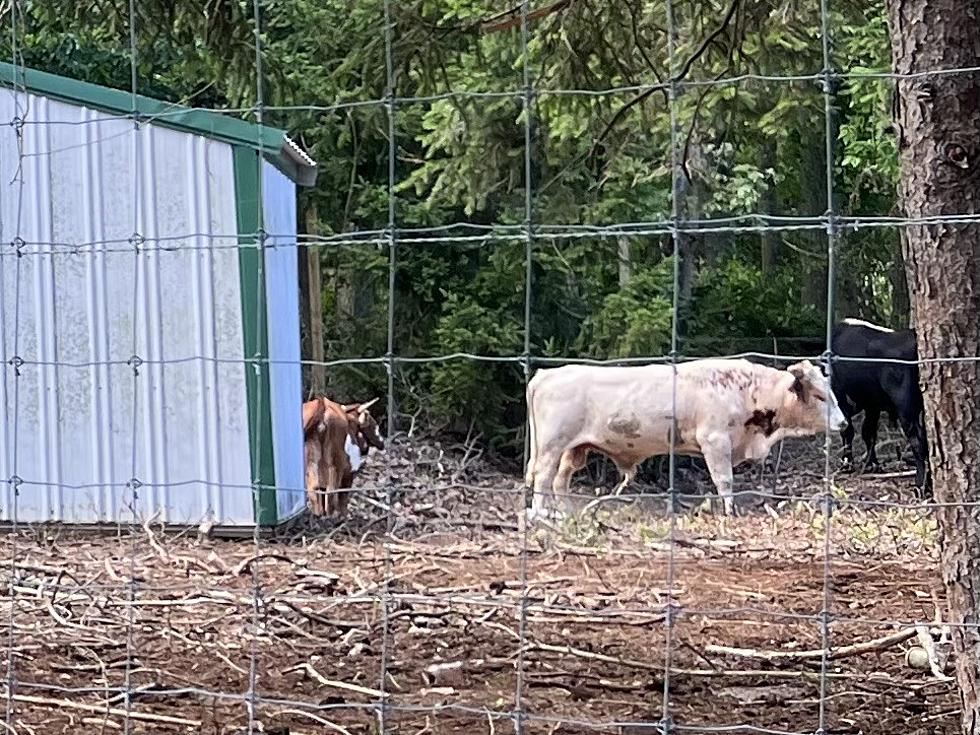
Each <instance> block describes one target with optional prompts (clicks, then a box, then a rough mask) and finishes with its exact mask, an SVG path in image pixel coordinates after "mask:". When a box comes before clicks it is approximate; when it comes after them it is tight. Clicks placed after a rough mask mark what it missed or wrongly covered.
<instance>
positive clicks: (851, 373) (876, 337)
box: [831, 319, 928, 488]
mask: <svg viewBox="0 0 980 735" xmlns="http://www.w3.org/2000/svg"><path fill="white" fill-rule="evenodd" d="M831 351H832V352H833V353H834V355H837V356H843V357H855V358H860V357H868V358H877V359H893V360H917V359H918V350H917V349H916V344H915V331H914V330H911V329H903V330H901V331H898V332H895V331H893V330H891V329H886V328H885V327H879V326H877V325H875V324H869V323H868V322H863V321H860V320H857V319H845V320H844V321H843V322H841V323H839V324H836V325H835V326H834V329H833V332H832V334H831ZM831 389H832V390H833V391H834V395H836V396H837V402H838V403H839V404H840V407H841V411H843V412H844V417H845V418H846V419H847V427H846V428H845V429H844V431H842V432H841V438H842V439H843V441H844V462H845V464H848V465H850V464H852V463H853V461H854V460H853V455H852V452H851V443H852V442H853V441H854V425H853V424H852V418H853V417H854V416H856V415H857V414H859V413H861V412H862V411H863V412H864V423H863V425H862V426H861V438H862V439H863V440H864V445H865V447H867V454H866V455H865V458H864V469H865V470H866V471H867V470H871V471H877V470H878V469H880V468H879V465H878V456H877V454H876V453H875V443H876V442H877V440H878V419H879V417H880V415H881V412H882V411H884V412H885V413H887V414H888V417H889V418H890V419H891V422H892V425H894V424H895V422H896V421H898V423H900V424H901V427H902V432H903V433H904V434H905V437H906V439H908V442H909V445H910V446H911V448H912V454H913V455H914V457H915V485H916V487H918V488H926V487H927V480H928V478H927V467H926V433H925V419H924V409H923V402H922V392H921V390H920V389H919V366H918V365H917V364H902V363H887V362H857V361H852V360H834V363H833V370H832V373H831Z"/></svg>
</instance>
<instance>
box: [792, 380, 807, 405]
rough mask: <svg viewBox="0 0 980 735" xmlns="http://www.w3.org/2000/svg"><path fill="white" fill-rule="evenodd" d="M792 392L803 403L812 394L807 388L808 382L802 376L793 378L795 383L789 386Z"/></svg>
mask: <svg viewBox="0 0 980 735" xmlns="http://www.w3.org/2000/svg"><path fill="white" fill-rule="evenodd" d="M789 390H790V392H791V393H794V394H795V395H796V397H797V398H798V399H800V402H801V403H806V401H807V398H809V396H810V391H809V390H808V389H807V386H806V383H804V382H803V380H801V379H800V378H793V384H792V385H791V386H790V387H789Z"/></svg>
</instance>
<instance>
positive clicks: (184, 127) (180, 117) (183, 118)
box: [0, 62, 316, 186]
mask: <svg viewBox="0 0 980 735" xmlns="http://www.w3.org/2000/svg"><path fill="white" fill-rule="evenodd" d="M0 85H3V86H6V87H13V88H17V89H25V90H27V91H29V92H33V93H36V94H40V95H43V96H45V97H50V98H52V99H57V100H61V101H63V102H70V103H74V104H78V105H82V106H84V107H91V108H94V109H98V110H102V111H104V112H111V113H116V114H119V115H121V116H123V115H131V114H132V113H133V112H136V113H138V114H139V115H140V117H142V118H143V119H144V120H146V121H148V122H151V123H153V124H154V125H161V126H163V127H167V128H173V129H175V130H181V131H184V132H189V133H194V134H196V135H203V136H206V137H208V138H213V139H215V140H220V141H223V142H225V143H230V144H232V145H235V146H247V147H249V148H251V149H253V150H259V151H261V152H262V154H263V155H265V156H267V157H268V158H269V160H270V162H271V163H273V164H274V165H275V166H276V168H278V169H279V170H280V171H282V172H283V173H284V174H286V176H288V177H289V178H291V179H292V180H293V181H295V182H296V183H299V184H300V185H301V186H312V185H313V182H315V180H316V164H315V163H313V162H312V161H309V159H307V161H299V160H298V158H297V155H296V154H295V153H294V152H293V151H291V150H290V143H289V140H288V138H287V136H286V131H285V130H279V129H278V128H271V127H268V126H266V125H256V124H254V123H250V122H246V121H245V120H241V119H239V118H236V117H232V116H231V115H226V114H222V113H220V112H214V111H211V110H195V109H192V108H189V107H184V106H182V105H178V104H175V103H172V102H163V101H161V100H157V99H153V98H152V97H144V96H143V95H136V97H135V105H136V109H135V110H133V104H134V97H133V94H132V93H131V92H125V91H123V90H121V89H112V88H111V87H103V86H101V85H98V84H92V83H90V82H83V81H79V80H78V79H71V78H69V77H62V76H59V75H57V74H49V73H48V72H44V71H39V70H37V69H26V68H23V67H16V66H14V65H13V64H11V63H9V62H0ZM310 164H312V166H311V165H310Z"/></svg>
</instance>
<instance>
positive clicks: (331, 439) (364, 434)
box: [303, 397, 385, 517]
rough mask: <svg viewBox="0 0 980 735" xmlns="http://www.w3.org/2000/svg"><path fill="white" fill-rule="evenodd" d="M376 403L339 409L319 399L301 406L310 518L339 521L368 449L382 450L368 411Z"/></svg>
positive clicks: (326, 399)
mask: <svg viewBox="0 0 980 735" xmlns="http://www.w3.org/2000/svg"><path fill="white" fill-rule="evenodd" d="M375 401H377V399H376V398H375V399H374V400H371V401H368V402H367V403H354V404H347V405H342V404H340V403H335V402H334V401H331V400H330V399H328V398H322V397H321V398H315V399H313V400H312V401H307V402H306V403H304V404H303V438H304V454H305V457H304V461H305V465H306V497H307V500H308V501H309V504H310V510H311V512H312V513H313V515H316V516H320V515H323V514H324V512H327V513H328V514H330V515H337V516H341V517H342V516H343V515H344V514H345V513H346V511H347V503H348V502H349V500H350V493H349V488H350V487H351V486H352V485H353V482H354V474H355V473H356V472H357V471H358V469H360V466H361V462H362V461H363V460H362V458H363V457H366V456H367V454H368V452H369V451H370V449H371V447H374V448H376V449H384V447H385V445H384V439H383V437H382V436H381V432H380V431H379V429H378V424H377V422H376V421H375V420H374V417H373V416H371V413H370V410H369V409H370V408H371V406H372V405H374V403H375ZM324 495H325V496H326V508H324Z"/></svg>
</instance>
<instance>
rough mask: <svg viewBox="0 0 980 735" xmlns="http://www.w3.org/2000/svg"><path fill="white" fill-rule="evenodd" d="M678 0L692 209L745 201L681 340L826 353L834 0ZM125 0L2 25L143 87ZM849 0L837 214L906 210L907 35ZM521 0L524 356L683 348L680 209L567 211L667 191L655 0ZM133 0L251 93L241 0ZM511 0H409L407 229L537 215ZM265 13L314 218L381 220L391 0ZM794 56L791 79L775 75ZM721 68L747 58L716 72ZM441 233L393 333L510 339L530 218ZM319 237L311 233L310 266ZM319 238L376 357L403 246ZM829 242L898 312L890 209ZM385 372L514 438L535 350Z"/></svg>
mask: <svg viewBox="0 0 980 735" xmlns="http://www.w3.org/2000/svg"><path fill="white" fill-rule="evenodd" d="M673 5H674V11H675V20H676V24H677V28H678V37H679V42H678V46H677V52H676V59H675V69H676V70H677V72H678V74H679V75H680V76H681V77H682V79H683V81H684V82H686V83H689V84H686V85H685V86H684V87H683V90H682V94H681V95H680V97H679V99H678V102H677V111H678V116H677V124H678V136H679V140H680V141H681V145H682V158H683V169H684V176H683V178H682V180H681V186H680V187H679V196H680V200H679V204H680V209H681V212H682V215H683V217H684V218H685V219H687V220H698V221H701V220H708V219H714V220H724V221H723V222H719V223H717V224H721V225H728V224H735V225H737V226H736V227H735V228H733V229H732V230H730V231H725V229H724V228H723V227H718V226H715V225H713V224H710V223H709V224H706V225H705V226H704V230H705V231H704V232H701V233H697V234H694V235H690V236H685V237H684V238H683V239H682V241H681V253H682V259H681V263H680V267H679V272H680V286H679V293H678V297H679V303H680V311H679V315H678V316H679V326H680V330H681V340H680V349H681V351H682V353H683V354H685V355H720V354H730V353H735V352H741V351H746V350H758V351H764V352H772V351H773V349H774V348H775V349H776V350H778V351H779V352H780V354H809V355H816V354H819V353H820V352H821V351H822V349H823V346H822V340H823V335H824V333H825V320H826V302H827V254H826V253H827V245H826V243H827V236H826V232H825V230H824V229H823V227H822V225H821V224H820V223H819V222H818V221H814V220H806V219H801V218H808V217H809V218H813V217H819V216H820V215H823V214H824V213H825V212H826V211H827V186H826V168H825V142H826V138H825V110H824V97H823V93H822V80H821V79H820V78H818V75H819V73H820V72H821V70H822V69H823V66H824V60H823V52H822V43H821V34H820V17H819V3H817V2H815V0H806V1H804V0H769V1H768V2H764V1H757V0H674V3H673ZM128 6H129V3H128V0H101V1H100V0H85V1H83V2H78V3H74V4H65V3H63V2H57V1H55V0H31V1H29V2H21V3H19V12H18V14H17V15H16V17H15V19H14V21H15V23H16V25H17V28H18V32H17V33H16V34H14V35H13V36H10V37H8V36H7V34H5V37H4V39H3V41H2V42H0V47H2V48H0V53H2V54H4V57H5V58H11V55H12V54H16V56H17V57H18V60H19V61H20V60H22V61H23V63H25V64H26V65H28V66H31V67H35V68H40V69H44V70H46V71H51V72H55V73H59V74H64V75H67V76H71V77H75V78H78V79H84V80H86V81H90V82H95V83H99V84H104V85H109V86H114V87H120V88H124V89H128V88H129V85H130V61H131V59H130V52H129V18H128ZM834 6H835V10H834V12H833V14H832V17H831V36H832V40H833V43H832V57H833V66H834V68H835V69H836V70H838V71H841V72H843V73H844V76H843V78H841V79H840V80H835V81H834V83H835V85H836V87H837V88H836V93H837V94H836V105H835V108H834V111H833V112H834V114H833V115H832V124H831V133H832V138H833V141H834V144H835V148H836V155H835V158H836V165H835V168H834V171H833V175H834V191H835V197H836V206H837V209H838V211H839V212H840V214H841V215H842V216H845V217H853V216H869V215H877V216H888V215H893V214H895V212H894V205H895V190H896V181H897V175H898V171H897V158H896V148H895V146H896V142H895V135H894V132H893V131H892V128H891V124H890V120H891V107H890V106H891V98H892V88H893V85H892V84H891V82H890V81H889V80H887V79H882V78H881V77H880V76H878V75H877V73H880V72H887V71H888V69H889V58H890V57H889V46H888V29H887V25H886V16H885V10H884V7H883V2H881V1H880V0H868V1H867V2H860V3H858V2H850V1H849V0H843V1H842V2H835V3H834ZM518 7H519V6H518ZM531 7H532V14H531V15H532V20H531V24H530V32H531V43H530V47H529V57H528V63H529V69H530V73H531V77H532V83H533V87H534V96H533V99H532V105H531V145H532V163H533V165H532V170H531V174H532V182H531V184H532V191H533V195H534V196H533V201H534V216H533V219H534V222H535V224H536V226H537V228H538V236H537V237H536V238H535V248H534V262H533V280H532V284H533V303H532V320H531V345H532V354H534V355H542V356H563V357H569V356H571V357H586V356H587V357H600V358H608V357H622V356H637V355H662V354H664V353H665V352H666V351H667V350H669V348H670V347H669V346H670V333H671V303H672V283H673V268H674V265H673V262H672V258H671V254H672V251H673V243H672V241H671V238H670V235H669V234H660V233H658V234H653V235H650V234H646V235H644V234H639V235H630V234H627V235H621V236H617V237H612V236H606V237H591V236H582V234H583V233H582V232H581V231H573V230H575V227H576V226H581V225H600V226H601V225H610V224H616V223H643V222H647V223H650V222H664V221H666V220H668V219H669V217H670V214H671V198H670V197H671V186H672V181H671V179H672V176H671V173H672V170H671V156H670V126H671V118H670V114H669V109H668V105H667V93H666V91H665V90H664V89H663V88H655V89H649V88H642V87H643V85H651V84H653V85H655V84H657V83H659V82H663V81H664V80H666V79H668V78H669V77H670V68H669V64H668V57H667V49H668V43H667V29H666V7H665V2H664V0H620V1H617V2H598V1H597V0H557V1H554V0H541V1H540V2H535V3H532V6H531ZM137 8H138V18H137V23H136V30H137V34H136V47H137V63H138V75H139V90H140V92H141V93H143V94H146V95H150V96H155V97H159V98H162V99H167V100H172V101H176V102H182V103H184V104H188V105H192V106H201V107H212V108H229V109H230V110H245V111H244V112H229V114H240V115H244V116H247V115H248V114H249V112H248V110H249V109H250V108H251V107H252V106H253V105H254V104H255V101H256V92H255V90H256V58H255V48H254V37H253V25H252V23H253V8H252V4H251V3H250V2H239V0H207V2H204V3H202V2H200V1H198V0H141V1H140V2H138V3H137ZM509 10H513V8H512V7H511V6H508V5H504V4H501V3H494V2H490V1H489V0H393V1H392V2H391V11H392V20H393V24H394V26H393V36H392V38H393V54H392V60H393V65H394V76H395V80H396V84H395V86H396V95H397V97H399V98H422V99H415V100H414V101H399V102H398V104H397V117H396V146H397V147H396V152H397V157H396V178H397V186H396V193H397V201H396V216H397V223H398V226H399V228H405V229H411V228H434V227H439V226H443V225H451V224H454V223H460V222H467V223H473V224H475V225H482V226H487V225H500V226H506V225H520V224H521V223H523V221H524V199H525V175H524V150H525V130H524V124H525V123H524V120H525V118H524V113H523V99H522V93H523V69H524V59H523V58H522V54H521V42H520V41H521V28H520V17H519V13H517V12H510V13H508V12H507V11H509ZM261 12H262V19H261V27H262V42H263V55H262V70H263V78H264V79H263V81H264V102H265V104H267V105H270V106H271V109H270V110H268V111H267V112H266V113H265V120H266V121H267V122H268V123H269V124H272V125H276V126H280V127H283V128H286V129H287V130H288V131H289V132H290V134H291V135H293V136H295V137H296V138H297V139H299V140H300V141H301V142H302V143H303V144H304V145H305V146H306V147H307V148H308V150H309V151H310V154H311V155H312V156H313V157H314V158H315V159H316V160H317V161H318V162H319V165H320V175H319V181H318V183H317V185H316V187H315V188H313V189H307V190H302V191H301V201H300V213H301V214H300V223H299V226H300V231H301V232H305V233H309V234H312V235H320V236H328V235H334V234H338V233H346V232H355V231H361V230H379V229H380V230H383V229H384V228H385V227H386V225H387V222H388V198H387V186H388V145H389V140H388V119H387V114H386V109H385V107H384V106H383V105H381V104H376V105H366V104H359V103H363V102H365V101H367V100H382V99H383V98H384V95H385V90H386V65H385V32H384V30H385V29H384V15H383V3H382V0H346V1H342V0H263V1H262V3H261ZM8 14H9V9H8ZM5 20H7V21H8V22H9V15H8V17H7V19H5ZM745 75H747V76H745ZM787 75H791V76H793V77H794V78H795V80H794V81H785V80H782V81H766V80H765V78H766V77H771V76H787ZM723 78H725V79H727V78H736V79H734V80H733V81H731V82H729V83H726V84H723V85H719V86H708V85H704V84H698V82H704V81H708V80H716V79H723ZM637 86H640V87H641V89H635V88H636V87H637ZM631 88H632V89H631ZM558 90H580V91H581V90H592V91H598V90H614V91H610V92H608V93H605V94H581V93H578V94H560V93H557V91H558ZM448 92H454V93H456V94H453V95H450V94H447V93H448ZM473 93H477V94H473ZM488 93H489V94H488ZM338 103H341V104H340V106H338ZM346 103H350V104H346ZM307 106H315V107H313V108H310V107H307ZM317 107H320V108H324V109H316V108H317ZM753 214H761V215H769V216H772V217H782V218H786V219H785V220H781V222H782V223H783V224H787V225H789V226H786V227H783V228H779V229H772V228H764V227H760V226H759V225H760V224H761V222H762V220H759V219H757V218H751V217H746V215H753ZM729 218H741V219H738V220H735V221H732V220H730V219H729ZM641 229H642V228H641ZM646 229H651V228H646ZM440 234H442V235H454V234H455V235H458V236H459V239H457V240H453V239H449V238H442V239H438V240H435V241H433V242H428V243H414V244H410V245H409V244H405V245H402V246H400V247H398V248H397V272H396V278H395V303H396V309H395V313H394V344H395V354H396V355H400V356H414V357H425V356H438V355H444V354H448V353H454V352H461V351H462V352H472V353H478V354H482V355H491V356H493V355H497V356H500V355H520V354H521V353H522V352H523V349H524V269H525V261H524V242H523V241H522V239H521V238H519V237H504V236H501V230H500V228H493V227H490V228H487V227H484V228H482V229H475V228H460V227H453V228H447V229H445V230H440ZM573 235H574V236H573ZM476 236H479V237H476ZM305 251H306V248H300V249H299V252H298V257H299V258H300V259H301V260H300V263H301V268H300V271H301V273H302V274H303V283H304V289H306V288H307V284H308V283H309V280H308V274H307V269H306V263H307V253H306V252H305ZM316 253H317V256H318V259H319V268H320V270H319V274H318V275H319V276H320V279H321V286H322V289H321V290H322V294H321V298H322V304H323V308H322V320H321V321H322V325H323V326H322V328H323V340H324V354H325V356H326V359H327V360H335V359H339V358H346V357H366V356H373V357H379V356H383V355H385V353H386V350H387V339H388V314H387V303H388V283H389V280H388V260H389V257H388V252H387V250H386V248H385V247H383V246H381V247H379V246H378V245H376V244H371V245H345V246H331V245H324V246H321V247H317V248H316ZM836 262H837V264H836V278H835V300H836V308H835V317H836V318H840V317H843V316H859V317H863V318H866V319H870V320H873V321H876V322H878V323H882V324H887V325H891V326H896V327H901V326H906V325H907V323H908V318H909V314H908V311H909V307H908V295H907V290H906V285H905V276H904V270H903V263H902V256H901V249H900V246H899V234H898V232H897V231H896V230H895V229H894V228H890V227H862V228H858V229H855V228H846V229H845V230H844V232H843V233H842V236H841V238H840V243H839V249H838V252H837V256H836ZM308 304H309V301H308V300H307V308H305V309H304V314H305V315H306V316H305V318H304V335H303V338H304V354H305V356H307V357H309V355H310V354H311V351H312V345H311V344H310V321H311V320H310V318H309V317H308V311H309V309H308ZM272 328H275V325H272ZM307 378H308V379H309V380H312V373H310V374H309V375H308V376H307ZM395 384H396V398H397V405H398V409H399V414H400V419H399V422H400V423H399V426H400V428H403V429H405V428H409V427H411V428H412V429H413V430H414V431H427V432H449V433H453V434H460V435H466V434H470V435H471V436H476V435H477V434H479V435H480V436H481V437H482V438H483V440H484V441H485V442H486V443H487V444H488V445H489V446H491V447H493V448H496V449H499V450H502V451H504V452H507V451H509V450H513V449H515V448H518V447H519V446H520V443H521V442H520V439H521V432H522V430H523V428H522V427H523V416H524V409H523V390H522V386H523V372H522V368H521V366H520V365H518V364H512V363H497V362H474V361H469V360H439V361H433V362H412V363H407V364H406V363H399V364H398V365H397V367H396V383H395ZM385 386H386V373H385V371H384V366H383V365H380V364H377V363H374V364H367V365H345V366H339V367H330V368H328V369H327V370H326V385H325V386H324V387H325V389H326V391H327V393H328V394H329V395H331V396H334V397H337V398H338V399H341V400H345V399H355V398H360V399H366V398H370V397H372V396H374V395H379V394H380V395H383V394H384V392H385V390H386V388H385ZM382 403H383V401H382Z"/></svg>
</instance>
